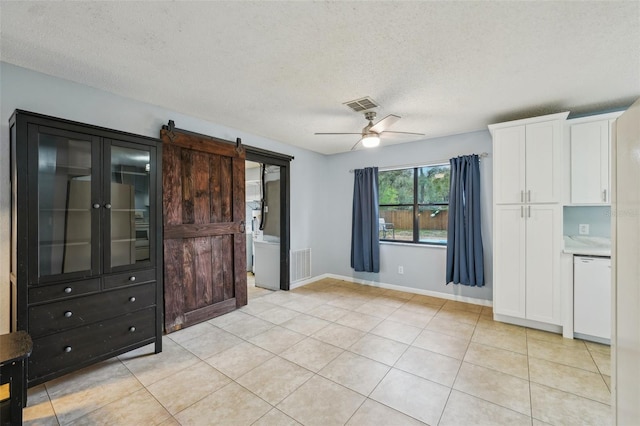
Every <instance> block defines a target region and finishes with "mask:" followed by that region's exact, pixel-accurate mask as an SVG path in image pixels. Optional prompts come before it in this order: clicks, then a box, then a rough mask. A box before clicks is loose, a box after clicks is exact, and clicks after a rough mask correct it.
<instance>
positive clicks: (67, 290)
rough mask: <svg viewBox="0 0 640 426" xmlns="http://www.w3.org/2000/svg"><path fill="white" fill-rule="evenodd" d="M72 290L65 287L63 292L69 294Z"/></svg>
mask: <svg viewBox="0 0 640 426" xmlns="http://www.w3.org/2000/svg"><path fill="white" fill-rule="evenodd" d="M72 291H73V289H72V288H71V287H65V289H64V292H65V293H67V294H69V293H71V292H72Z"/></svg>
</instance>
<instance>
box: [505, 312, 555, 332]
mask: <svg viewBox="0 0 640 426" xmlns="http://www.w3.org/2000/svg"><path fill="white" fill-rule="evenodd" d="M493 319H494V320H495V321H500V322H506V323H508V324H513V325H519V326H521V327H528V328H535V329H537V330H543V331H548V332H550V333H556V334H562V326H561V325H555V324H547V323H544V322H540V321H534V320H528V319H524V318H516V317H511V316H509V315H501V314H496V313H494V314H493Z"/></svg>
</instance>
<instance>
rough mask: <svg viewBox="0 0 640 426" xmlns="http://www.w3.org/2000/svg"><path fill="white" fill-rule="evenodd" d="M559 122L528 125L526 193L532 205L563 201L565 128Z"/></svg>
mask: <svg viewBox="0 0 640 426" xmlns="http://www.w3.org/2000/svg"><path fill="white" fill-rule="evenodd" d="M560 124H561V123H560V122H559V121H557V120H553V121H545V122H541V123H533V124H528V125H527V126H526V140H527V148H526V159H527V160H526V166H525V169H526V190H525V191H526V192H525V200H526V202H528V203H555V202H559V201H560V190H561V185H560V184H561V170H560V155H561V150H562V145H561V143H560V142H561V140H560V138H561V133H560V132H561V126H560Z"/></svg>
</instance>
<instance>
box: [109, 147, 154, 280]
mask: <svg viewBox="0 0 640 426" xmlns="http://www.w3.org/2000/svg"><path fill="white" fill-rule="evenodd" d="M104 162H105V164H104V169H105V170H108V173H105V179H104V187H103V188H104V189H103V191H104V199H105V200H104V208H103V209H102V214H103V223H104V233H103V235H104V239H105V241H104V244H103V246H104V270H105V272H115V271H121V270H128V269H139V268H143V267H147V266H149V267H151V266H154V265H155V262H154V259H155V255H154V253H155V247H156V241H155V235H154V234H155V232H152V231H153V230H154V229H156V226H157V224H156V219H155V218H156V212H155V210H154V207H153V206H154V205H155V197H156V186H155V185H156V179H155V174H156V172H157V170H156V164H157V163H156V151H155V147H153V146H145V145H140V144H131V143H127V142H123V141H116V140H109V139H107V140H105V144H104Z"/></svg>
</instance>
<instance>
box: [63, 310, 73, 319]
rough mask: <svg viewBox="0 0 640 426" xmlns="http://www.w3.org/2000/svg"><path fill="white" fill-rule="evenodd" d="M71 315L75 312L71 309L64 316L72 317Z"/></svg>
mask: <svg viewBox="0 0 640 426" xmlns="http://www.w3.org/2000/svg"><path fill="white" fill-rule="evenodd" d="M71 315H73V312H71V311H67V312H65V313H64V316H65V317H67V318H71Z"/></svg>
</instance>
